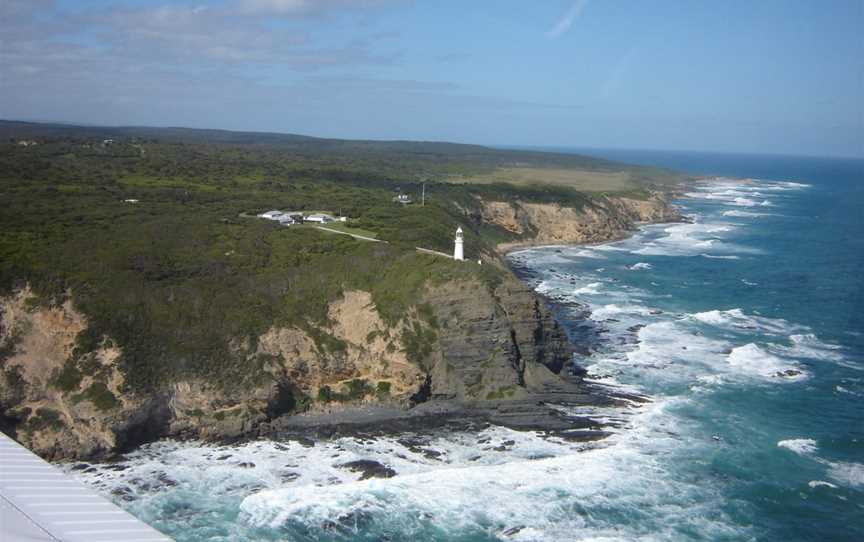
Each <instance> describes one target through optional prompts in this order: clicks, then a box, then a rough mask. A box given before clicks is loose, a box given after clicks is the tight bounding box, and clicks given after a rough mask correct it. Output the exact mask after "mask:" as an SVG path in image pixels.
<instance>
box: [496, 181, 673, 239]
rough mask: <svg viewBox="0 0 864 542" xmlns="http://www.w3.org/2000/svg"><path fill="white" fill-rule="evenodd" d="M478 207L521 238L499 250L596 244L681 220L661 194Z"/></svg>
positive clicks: (500, 203)
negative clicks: (641, 226) (572, 203)
mask: <svg viewBox="0 0 864 542" xmlns="http://www.w3.org/2000/svg"><path fill="white" fill-rule="evenodd" d="M480 206H481V211H480V219H481V220H483V221H485V222H488V223H491V224H495V225H498V226H500V227H502V228H504V229H506V230H507V231H509V232H511V233H514V234H516V235H518V236H520V237H522V239H521V240H519V241H516V242H513V243H505V244H502V245H500V246H499V249H500V250H508V249H512V248H515V247H518V246H527V245H543V244H550V245H551V244H575V243H597V242H602V241H609V240H613V239H619V238H621V237H624V236H625V235H626V234H627V233H628V232H630V231H632V230H633V229H634V227H635V226H636V224H638V223H645V222H675V221H679V220H681V215H680V213H679V211H678V210H677V209H676V208H675V207H674V206H672V205H670V204H669V203H668V202H667V200H666V198H665V196H663V195H662V194H660V193H653V194H651V195H650V197H648V198H646V199H635V198H627V197H612V196H603V197H596V198H592V199H591V201H590V203H586V205H585V206H583V207H581V208H576V207H564V206H561V205H559V204H556V203H527V202H521V201H512V202H504V201H480Z"/></svg>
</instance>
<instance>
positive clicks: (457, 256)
mask: <svg viewBox="0 0 864 542" xmlns="http://www.w3.org/2000/svg"><path fill="white" fill-rule="evenodd" d="M464 243H465V241H464V238H463V235H462V227H461V226H460V227H459V228H457V229H456V243H455V245H454V247H453V259H454V260H460V261H461V260H464V259H465V253H464V247H463V245H464Z"/></svg>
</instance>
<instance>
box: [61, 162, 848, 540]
mask: <svg viewBox="0 0 864 542" xmlns="http://www.w3.org/2000/svg"><path fill="white" fill-rule="evenodd" d="M556 150H560V149H556ZM574 152H575V151H574ZM583 152H584V151H583ZM589 153H591V154H594V155H601V156H605V157H608V158H612V159H616V160H624V161H629V162H635V163H643V164H655V165H661V166H666V167H671V168H675V169H680V170H685V171H688V172H690V173H693V174H705V175H712V176H718V177H725V178H722V179H715V180H712V181H706V182H704V183H701V184H699V185H697V186H694V187H693V188H692V190H690V191H689V193H688V195H687V197H686V198H684V199H682V200H680V201H679V202H678V204H679V205H680V206H681V207H682V209H683V211H684V212H685V213H686V214H687V215H689V216H690V217H691V218H692V219H693V222H692V223H691V224H667V225H651V226H646V227H643V228H642V229H641V230H639V231H638V232H637V233H636V234H635V235H634V236H633V237H632V238H630V239H627V240H624V241H620V242H616V243H610V244H605V245H598V246H587V247H586V246H575V247H574V246H569V247H567V246H562V247H543V248H534V249H529V250H523V251H520V252H517V253H514V254H512V255H511V256H510V258H511V259H512V261H513V263H514V264H518V265H520V266H524V267H528V268H530V269H531V270H532V277H533V278H531V279H530V280H531V284H532V286H533V287H535V288H536V289H537V290H538V291H539V292H541V293H543V294H545V295H547V296H549V297H550V298H554V299H558V300H561V301H566V302H568V303H562V304H561V305H560V306H559V307H558V310H559V312H560V317H561V320H562V321H563V322H564V324H565V326H566V327H567V329H568V331H569V332H570V333H571V335H572V336H573V337H574V339H576V340H580V341H586V342H587V343H588V344H590V345H591V348H592V350H591V354H590V355H586V356H583V357H580V358H578V359H577V360H576V362H577V363H578V364H579V365H581V366H582V367H584V368H586V369H587V370H588V375H589V376H588V378H590V379H591V380H593V381H594V382H597V383H598V384H597V385H602V386H610V387H615V388H619V389H624V390H627V391H633V392H637V393H640V394H644V395H646V396H648V397H650V399H651V400H650V402H648V403H645V404H637V403H634V404H633V405H631V406H625V407H618V408H608V409H597V408H594V409H590V408H581V409H576V410H577V411H578V412H580V413H583V414H585V415H586V416H592V417H594V418H596V419H601V420H604V421H605V422H607V424H608V426H609V427H610V428H611V429H612V431H613V434H612V436H610V437H609V438H608V439H606V440H604V441H601V442H599V443H594V444H585V443H569V442H565V441H558V440H555V439H545V438H542V437H541V436H539V435H535V434H533V433H517V432H514V431H510V430H508V429H505V428H499V427H491V428H489V429H486V430H484V431H483V432H481V433H479V434H476V433H475V434H457V433H450V434H440V435H433V436H432V437H429V440H428V441H427V442H426V443H425V444H424V446H425V448H426V449H427V450H434V451H435V452H437V453H438V455H429V454H423V453H420V452H418V451H417V449H416V448H412V447H411V446H408V445H406V443H405V442H404V441H400V440H399V439H397V438H395V437H393V438H380V439H353V438H343V439H338V440H333V441H325V442H319V443H317V444H316V445H315V446H313V447H307V446H302V445H301V444H299V443H296V442H283V443H276V442H267V441H262V442H254V443H249V444H243V445H237V446H216V445H209V444H199V443H176V442H160V443H155V444H152V445H149V446H145V447H144V448H142V449H140V450H138V451H136V452H134V453H132V454H130V455H129V456H127V458H126V459H125V461H124V462H123V464H124V466H125V467H126V468H125V469H122V470H121V469H118V468H117V467H116V466H111V465H101V466H96V467H97V468H96V469H94V470H92V471H84V472H82V471H75V473H76V475H77V476H80V477H82V478H83V479H84V480H85V481H87V482H88V483H90V484H92V485H93V486H94V487H96V488H97V489H100V490H101V491H104V492H106V493H108V494H113V495H114V497H115V499H116V500H117V502H118V503H120V504H121V505H123V506H124V507H126V508H127V509H129V510H130V511H132V512H133V513H135V514H136V515H138V516H139V517H142V518H143V519H145V520H147V521H148V522H150V523H152V524H153V525H155V526H157V527H158V528H160V529H163V530H164V531H165V532H167V533H168V534H170V535H172V536H174V537H175V538H176V539H177V540H181V541H193V540H220V541H229V540H232V541H233V540H302V541H311V540H339V541H348V540H362V541H379V540H390V541H402V540H439V541H445V540H446V541H450V540H453V541H464V542H469V541H471V542H475V541H495V540H513V541H569V540H585V541H588V540H591V541H632V540H657V541H661V540H705V541H718V540H719V541H722V540H729V541H732V540H735V541H738V540H760V541H763V540H764V541H783V542H792V541H812V540H819V541H834V540H836V541H841V540H843V541H859V540H864V272H862V269H864V218H862V217H864V161H861V160H857V161H855V160H843V159H821V158H793V157H779V156H752V155H742V156H737V155H723V154H697V153H665V152H644V151H598V150H591V151H589ZM569 303H574V304H578V305H579V306H576V305H572V304H569ZM586 306H587V307H588V308H590V311H591V315H590V317H589V318H588V319H587V320H586V319H585V318H584V316H579V315H580V314H583V313H584V311H583V308H584V307H586ZM580 307H582V308H580ZM353 459H375V460H378V461H380V462H382V463H385V464H387V465H389V466H391V467H392V468H393V469H394V470H396V471H397V473H398V475H397V476H395V477H393V478H389V479H373V480H367V481H358V475H357V474H355V473H350V472H347V471H345V470H344V469H340V468H338V464H339V463H343V462H345V461H350V460H353ZM165 480H169V481H170V483H166V482H165Z"/></svg>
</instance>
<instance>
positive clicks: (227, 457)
mask: <svg viewBox="0 0 864 542" xmlns="http://www.w3.org/2000/svg"><path fill="white" fill-rule="evenodd" d="M230 458H231V454H225V455H220V456H219V457H217V458H216V461H225V460H226V459H230Z"/></svg>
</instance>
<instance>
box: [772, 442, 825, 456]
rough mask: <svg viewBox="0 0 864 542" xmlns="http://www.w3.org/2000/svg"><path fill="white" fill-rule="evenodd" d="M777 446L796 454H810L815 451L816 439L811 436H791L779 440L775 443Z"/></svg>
mask: <svg viewBox="0 0 864 542" xmlns="http://www.w3.org/2000/svg"><path fill="white" fill-rule="evenodd" d="M777 447H778V448H786V449H787V450H790V451H792V452H795V453H796V454H798V455H812V454H814V453H816V450H817V446H816V441H815V440H813V439H812V438H793V439H788V440H781V441H780V442H778V443H777Z"/></svg>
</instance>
